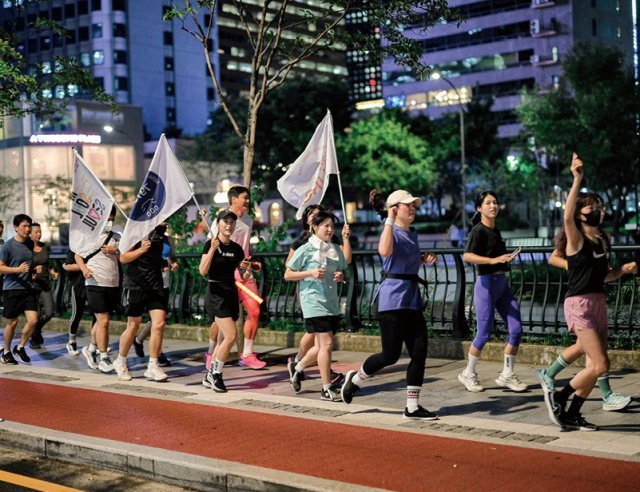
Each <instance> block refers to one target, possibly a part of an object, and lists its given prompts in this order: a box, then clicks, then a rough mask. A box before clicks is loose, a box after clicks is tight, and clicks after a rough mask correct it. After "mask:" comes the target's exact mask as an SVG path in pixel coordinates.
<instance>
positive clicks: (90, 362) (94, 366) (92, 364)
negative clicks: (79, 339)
mask: <svg viewBox="0 0 640 492" xmlns="http://www.w3.org/2000/svg"><path fill="white" fill-rule="evenodd" d="M81 353H82V356H83V357H84V359H85V360H86V361H87V365H88V366H89V369H93V370H95V369H97V368H98V364H96V363H95V362H93V360H92V358H91V356H90V355H87V354H89V351H87V352H86V353H85V351H84V349H83V350H82V351H81Z"/></svg>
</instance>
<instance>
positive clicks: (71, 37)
mask: <svg viewBox="0 0 640 492" xmlns="http://www.w3.org/2000/svg"><path fill="white" fill-rule="evenodd" d="M66 34H67V44H75V42H76V32H75V31H74V30H69V31H67V33H66Z"/></svg>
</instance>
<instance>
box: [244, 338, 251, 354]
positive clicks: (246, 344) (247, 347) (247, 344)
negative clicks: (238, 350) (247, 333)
mask: <svg viewBox="0 0 640 492" xmlns="http://www.w3.org/2000/svg"><path fill="white" fill-rule="evenodd" d="M251 354H253V340H249V339H248V338H245V339H244V348H243V349H242V357H249V356H250V355H251Z"/></svg>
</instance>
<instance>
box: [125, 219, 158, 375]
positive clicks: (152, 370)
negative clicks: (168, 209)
mask: <svg viewBox="0 0 640 492" xmlns="http://www.w3.org/2000/svg"><path fill="white" fill-rule="evenodd" d="M166 230H167V223H166V222H161V223H160V224H158V226H156V228H155V229H154V230H153V231H151V233H150V234H149V237H148V239H144V240H142V241H140V242H138V243H137V244H136V245H135V246H134V247H133V248H131V249H130V250H129V251H127V252H125V253H122V252H121V253H120V263H122V264H123V265H126V270H125V273H124V298H125V304H126V308H125V313H126V315H127V328H126V329H125V331H124V332H123V333H122V335H121V336H120V350H119V354H118V358H117V359H116V360H115V361H114V363H113V366H114V368H115V370H116V373H117V374H118V379H120V380H121V381H131V375H130V374H129V370H128V368H127V354H128V353H129V350H130V349H131V345H132V344H133V339H134V338H135V336H136V334H137V333H138V329H139V328H140V322H141V321H142V314H143V313H144V312H145V311H147V312H148V313H149V316H150V317H151V323H152V324H151V339H150V340H149V350H150V357H149V363H148V365H147V370H146V371H145V373H144V377H145V378H148V379H152V380H154V381H166V380H167V374H166V373H165V372H164V371H163V370H162V368H161V367H160V366H159V365H158V356H159V355H160V350H161V349H162V339H163V337H164V329H165V326H166V316H167V302H168V299H167V295H166V293H165V291H164V286H163V283H162V268H163V266H164V265H165V264H166V262H165V260H164V259H163V258H162V238H163V237H164V233H165V231H166Z"/></svg>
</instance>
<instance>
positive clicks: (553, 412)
mask: <svg viewBox="0 0 640 492" xmlns="http://www.w3.org/2000/svg"><path fill="white" fill-rule="evenodd" d="M556 394H557V392H554V393H545V394H544V403H545V405H546V406H547V412H548V413H549V419H550V420H551V422H553V423H554V424H556V425H557V426H559V427H564V424H563V423H562V417H563V414H564V408H563V407H562V405H560V404H558V403H556Z"/></svg>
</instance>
